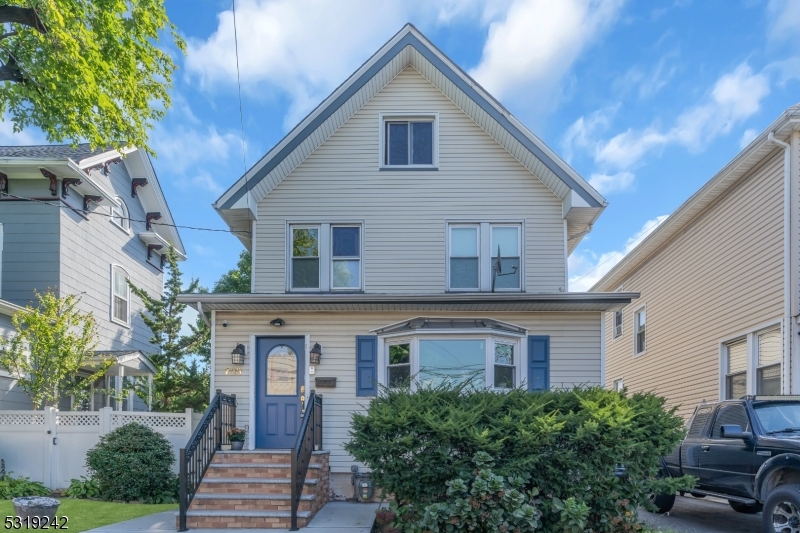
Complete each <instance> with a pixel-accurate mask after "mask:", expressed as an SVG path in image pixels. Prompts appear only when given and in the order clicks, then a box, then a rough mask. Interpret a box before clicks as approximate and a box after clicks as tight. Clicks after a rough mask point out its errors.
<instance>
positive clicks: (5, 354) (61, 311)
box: [0, 291, 113, 409]
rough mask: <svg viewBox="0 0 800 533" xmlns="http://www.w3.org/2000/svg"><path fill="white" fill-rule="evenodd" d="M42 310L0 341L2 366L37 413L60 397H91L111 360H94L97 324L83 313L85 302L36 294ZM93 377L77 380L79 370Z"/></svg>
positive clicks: (24, 314) (22, 316)
mask: <svg viewBox="0 0 800 533" xmlns="http://www.w3.org/2000/svg"><path fill="white" fill-rule="evenodd" d="M35 294H36V299H37V300H38V306H37V307H32V306H28V307H26V308H25V309H23V310H22V311H17V312H16V313H14V315H13V316H12V317H11V322H12V324H13V325H14V329H15V334H14V335H12V336H11V337H10V338H8V339H5V338H1V337H0V347H1V348H2V350H0V367H2V368H5V369H6V370H7V371H8V372H10V373H11V374H12V375H13V376H14V378H15V379H16V380H17V384H18V385H19V386H20V387H22V389H23V390H24V391H25V392H26V393H27V394H28V396H30V398H31V401H32V402H33V408H34V409H42V408H44V407H46V406H48V405H55V404H56V403H58V400H59V398H62V397H64V396H70V395H74V396H75V397H76V399H78V400H79V401H80V400H82V399H85V398H87V397H88V396H89V384H90V383H92V382H94V381H95V380H97V379H98V378H100V377H101V376H103V374H105V373H106V371H107V370H108V368H109V367H110V366H111V365H112V364H113V361H112V360H111V359H100V360H98V358H97V357H96V356H95V354H94V348H95V346H97V323H96V321H95V318H94V316H93V315H92V314H91V313H82V312H81V311H79V310H78V303H79V302H80V298H79V297H78V296H75V295H68V296H64V297H63V298H59V297H58V296H57V295H56V294H55V293H54V292H52V291H47V292H45V293H39V292H36V293H35ZM85 369H91V370H92V374H91V375H90V376H86V377H84V378H83V379H77V376H78V371H80V370H85Z"/></svg>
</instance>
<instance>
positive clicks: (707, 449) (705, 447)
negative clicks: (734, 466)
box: [703, 445, 711, 452]
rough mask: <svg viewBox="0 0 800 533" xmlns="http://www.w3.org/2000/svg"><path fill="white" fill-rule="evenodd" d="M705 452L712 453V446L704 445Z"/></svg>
mask: <svg viewBox="0 0 800 533" xmlns="http://www.w3.org/2000/svg"><path fill="white" fill-rule="evenodd" d="M703 451H704V452H710V451H711V446H705V445H704V446H703Z"/></svg>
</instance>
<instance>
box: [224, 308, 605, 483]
mask: <svg viewBox="0 0 800 533" xmlns="http://www.w3.org/2000/svg"><path fill="white" fill-rule="evenodd" d="M440 315H441V316H456V317H483V318H485V317H486V316H487V315H486V314H478V313H453V314H446V315H442V314H440ZM277 316H280V317H281V318H283V319H284V320H285V321H286V325H284V326H283V327H281V328H276V327H274V326H270V325H269V321H270V320H272V319H274V318H275V317H277ZM413 316H416V315H415V314H413V313H411V314H409V313H400V312H374V313H341V312H316V313H314V312H307V313H298V312H280V313H277V312H249V313H244V312H228V311H225V312H223V311H217V312H216V330H215V340H216V343H215V347H216V364H215V368H214V369H213V372H214V387H215V388H217V389H221V390H222V391H223V392H225V393H227V394H236V397H237V400H238V408H237V415H236V416H237V424H238V425H239V426H240V427H243V426H244V425H245V424H248V423H249V415H250V391H249V388H250V372H251V369H252V361H253V355H252V347H249V349H248V355H247V358H246V359H245V365H244V366H243V367H242V375H241V376H230V375H225V368H226V367H231V364H230V353H231V351H232V350H233V348H234V347H235V346H236V344H237V343H245V344H248V343H249V338H250V335H269V336H281V335H287V336H292V335H310V337H311V342H312V343H313V342H319V343H320V344H322V346H323V356H322V362H321V364H320V365H319V366H317V369H316V374H315V375H316V376H324V377H328V376H335V377H336V378H337V383H336V388H334V389H319V390H318V392H319V393H321V394H322V395H323V399H324V436H325V442H324V447H325V449H327V450H330V452H331V468H332V471H333V472H349V471H350V464H352V459H351V458H350V457H349V455H348V454H347V453H345V452H344V450H343V449H342V445H343V443H345V442H347V441H348V440H349V439H350V437H349V435H348V432H349V430H350V420H351V415H352V412H354V411H362V410H363V406H364V405H366V404H367V403H369V398H360V397H356V393H355V375H356V374H355V371H356V369H355V339H356V335H368V334H370V333H369V332H370V330H373V329H376V328H378V327H381V326H385V325H388V324H392V323H395V322H400V321H402V320H407V319H409V318H412V317H413ZM491 318H495V319H498V320H503V321H507V322H511V323H514V324H518V325H520V326H523V327H527V328H529V330H530V331H529V333H530V334H531V335H550V340H551V343H550V352H551V363H550V376H551V377H550V384H551V387H554V388H556V387H572V386H576V385H592V384H595V385H596V384H600V328H601V326H600V313H493V314H491ZM224 320H227V321H228V326H227V327H223V326H222V322H223V321H224ZM523 364H524V362H523ZM309 385H310V387H311V388H313V383H312V384H309Z"/></svg>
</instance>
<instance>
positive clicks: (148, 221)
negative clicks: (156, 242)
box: [145, 211, 161, 231]
mask: <svg viewBox="0 0 800 533" xmlns="http://www.w3.org/2000/svg"><path fill="white" fill-rule="evenodd" d="M160 218H161V213H159V212H158V211H153V212H151V213H147V216H146V217H145V227H146V228H147V231H150V230H151V229H153V221H154V220H159V219H160Z"/></svg>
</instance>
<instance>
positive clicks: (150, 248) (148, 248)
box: [147, 244, 164, 266]
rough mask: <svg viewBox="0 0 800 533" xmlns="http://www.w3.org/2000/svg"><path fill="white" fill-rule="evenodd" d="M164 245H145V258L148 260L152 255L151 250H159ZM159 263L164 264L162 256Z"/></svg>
mask: <svg viewBox="0 0 800 533" xmlns="http://www.w3.org/2000/svg"><path fill="white" fill-rule="evenodd" d="M163 247H164V246H162V245H160V244H148V245H147V260H148V261H149V260H150V258H151V257H153V250H160V249H162V248H163ZM161 265H162V266H163V265H164V256H163V255H162V256H161Z"/></svg>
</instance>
